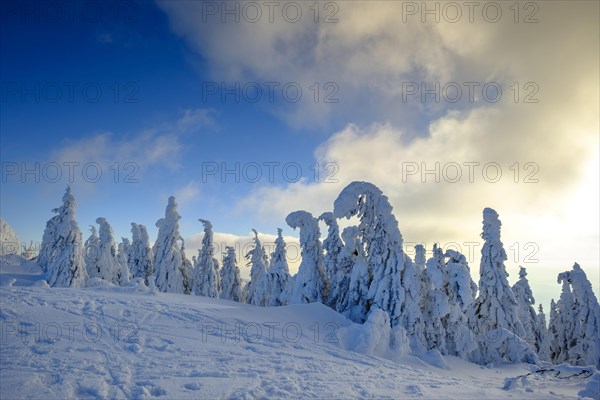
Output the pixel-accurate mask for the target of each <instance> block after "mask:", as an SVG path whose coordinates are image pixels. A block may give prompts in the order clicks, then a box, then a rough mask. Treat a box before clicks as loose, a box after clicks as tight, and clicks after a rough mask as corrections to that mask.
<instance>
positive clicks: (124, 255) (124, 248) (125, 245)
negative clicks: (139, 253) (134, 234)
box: [117, 238, 131, 286]
mask: <svg viewBox="0 0 600 400" xmlns="http://www.w3.org/2000/svg"><path fill="white" fill-rule="evenodd" d="M117 250H118V252H119V253H118V255H117V259H118V260H119V285H120V286H126V285H128V284H129V279H130V275H131V274H130V272H129V257H130V254H131V243H130V242H129V239H127V238H121V243H119V246H118V248H117Z"/></svg>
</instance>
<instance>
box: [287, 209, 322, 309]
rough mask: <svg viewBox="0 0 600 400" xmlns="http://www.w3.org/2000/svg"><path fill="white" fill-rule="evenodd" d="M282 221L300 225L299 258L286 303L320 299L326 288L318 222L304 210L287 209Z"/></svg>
mask: <svg viewBox="0 0 600 400" xmlns="http://www.w3.org/2000/svg"><path fill="white" fill-rule="evenodd" d="M285 222H287V224H288V225H289V226H290V227H291V228H293V229H296V228H300V248H301V249H302V250H301V254H302V261H301V262H300V266H299V267H298V273H297V274H296V275H295V276H294V280H293V283H292V284H293V287H292V288H291V290H290V293H289V298H288V304H304V303H314V302H323V299H325V298H327V294H328V288H327V281H326V278H325V265H324V258H323V248H322V247H321V242H320V240H319V236H320V232H319V222H318V220H317V219H316V218H314V217H313V216H312V214H311V213H309V212H306V211H294V212H293V213H290V214H289V215H288V216H287V217H286V219H285Z"/></svg>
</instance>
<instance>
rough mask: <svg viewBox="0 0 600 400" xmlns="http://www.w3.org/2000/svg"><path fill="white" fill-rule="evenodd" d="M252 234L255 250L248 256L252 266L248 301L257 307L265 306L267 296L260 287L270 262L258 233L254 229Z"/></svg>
mask: <svg viewBox="0 0 600 400" xmlns="http://www.w3.org/2000/svg"><path fill="white" fill-rule="evenodd" d="M252 232H254V248H253V249H252V250H250V251H249V252H248V253H247V254H246V259H250V261H249V263H248V264H249V265H250V266H251V269H250V282H249V283H248V295H247V299H246V301H247V302H248V304H252V305H255V306H265V305H266V304H265V303H266V301H265V298H266V294H265V293H264V292H263V291H262V290H261V289H262V285H260V282H261V280H262V278H263V275H264V274H265V273H266V272H267V265H268V264H269V261H268V260H267V255H266V254H265V249H264V247H263V245H262V243H261V242H260V239H258V232H256V230H254V229H252Z"/></svg>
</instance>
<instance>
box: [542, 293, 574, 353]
mask: <svg viewBox="0 0 600 400" xmlns="http://www.w3.org/2000/svg"><path fill="white" fill-rule="evenodd" d="M563 285H564V283H563ZM568 291H569V293H570V292H571V289H570V288H568ZM564 294H565V290H563V292H562V294H561V296H563V295H564ZM559 301H560V300H559ZM563 338H564V333H563V330H562V323H561V321H560V318H559V313H558V304H557V302H555V301H554V299H552V300H550V322H549V323H548V339H547V343H546V345H547V351H548V359H549V361H550V362H553V363H561V362H564V361H565V360H566V358H567V353H566V352H565V353H563V354H561V350H562V348H563V347H566V342H565V341H564V340H563Z"/></svg>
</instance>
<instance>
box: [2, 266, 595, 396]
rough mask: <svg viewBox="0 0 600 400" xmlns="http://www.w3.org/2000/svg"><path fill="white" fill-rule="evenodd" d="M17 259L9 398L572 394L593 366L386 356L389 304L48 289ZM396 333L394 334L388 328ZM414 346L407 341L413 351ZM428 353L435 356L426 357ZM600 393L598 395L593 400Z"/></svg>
mask: <svg viewBox="0 0 600 400" xmlns="http://www.w3.org/2000/svg"><path fill="white" fill-rule="evenodd" d="M42 279H43V273H42V271H41V269H40V268H39V267H38V266H36V265H35V264H34V263H32V262H27V261H23V260H22V259H21V258H20V257H18V256H13V257H7V258H5V259H3V260H2V264H1V265H0V285H1V287H0V304H1V307H0V327H1V329H0V332H1V341H2V345H1V346H0V361H1V362H0V398H2V399H15V398H36V399H65V398H91V399H106V398H111V399H113V398H117V399H118V398H129V399H146V398H159V399H185V398H190V399H191V398H194V399H196V398H211V399H212V398H227V399H250V398H277V399H279V398H344V399H353V398H394V399H411V398H415V399H432V398H435V399H448V398H449V399H502V398H513V399H515V398H518V399H553V398H555V399H576V398H578V396H589V397H592V398H593V396H597V393H598V392H599V390H598V384H599V383H600V381H599V376H598V373H597V372H596V373H594V372H593V369H591V370H590V369H589V368H588V369H584V368H580V367H571V366H560V365H559V366H549V365H548V368H549V369H548V371H547V372H539V371H538V372H537V373H536V372H535V371H536V370H538V368H539V367H537V366H535V365H528V364H515V365H508V364H507V365H500V366H496V367H490V366H488V367H483V366H480V365H476V364H472V363H468V362H466V361H463V360H460V359H458V358H456V357H451V356H441V355H440V354H439V352H436V351H432V352H429V353H427V354H425V355H424V356H423V357H422V359H419V358H415V357H412V356H409V355H405V354H402V353H403V350H402V338H400V337H397V339H398V340H400V343H397V344H398V346H397V348H398V351H396V352H391V351H390V349H389V348H387V347H386V345H385V343H387V340H388V339H389V337H390V335H397V334H398V332H393V331H391V330H389V328H387V327H388V326H389V324H386V323H385V319H386V318H387V314H385V313H383V312H378V311H377V310H376V311H374V312H373V313H371V314H370V316H369V319H368V320H367V322H366V323H365V324H364V325H359V324H356V323H353V322H351V321H350V320H348V319H346V318H345V317H343V316H342V315H340V314H338V313H336V312H334V311H333V310H331V309H330V308H328V307H326V306H324V305H322V304H319V303H312V304H303V305H292V306H284V307H273V308H271V307H255V306H252V305H248V304H243V303H236V302H231V301H227V300H219V299H213V298H208V297H203V296H186V295H181V294H173V293H160V292H158V291H157V290H156V289H155V290H151V289H149V288H147V287H146V286H145V285H144V284H143V279H136V280H134V282H132V283H131V285H130V286H128V287H116V286H114V285H112V284H109V283H103V282H102V281H100V280H98V282H96V286H95V287H93V288H90V287H88V288H82V289H74V288H49V287H48V286H47V285H44V284H43V281H42ZM386 329H388V330H386ZM405 350H406V346H404V351H405ZM423 360H427V362H429V364H428V363H427V362H426V361H423ZM596 398H598V397H596Z"/></svg>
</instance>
